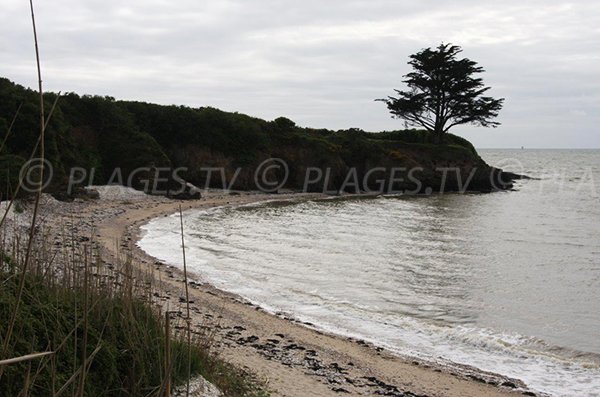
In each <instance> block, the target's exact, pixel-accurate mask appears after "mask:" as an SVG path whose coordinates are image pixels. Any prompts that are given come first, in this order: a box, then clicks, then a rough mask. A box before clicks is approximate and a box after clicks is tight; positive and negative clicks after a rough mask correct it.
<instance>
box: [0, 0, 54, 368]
mask: <svg viewBox="0 0 600 397" xmlns="http://www.w3.org/2000/svg"><path fill="white" fill-rule="evenodd" d="M29 6H30V9H31V23H32V26H33V39H34V43H35V57H36V63H37V72H38V87H39V96H40V160H41V168H40V177H39V183H38V186H37V192H36V196H35V204H34V207H33V215H32V217H31V228H30V230H29V240H28V242H27V251H26V253H25V261H24V262H23V269H22V270H21V279H20V281H19V288H18V291H17V299H16V302H15V307H14V309H13V311H12V314H11V318H10V321H9V323H8V328H7V332H6V336H5V338H4V345H3V347H2V357H4V356H5V355H6V353H7V351H8V345H9V343H10V339H11V337H12V332H13V328H14V325H15V321H16V318H17V315H18V312H19V306H20V304H21V299H22V297H23V288H24V287H25V277H26V273H27V267H28V265H29V261H30V259H31V249H32V245H33V239H34V235H35V226H36V220H37V215H38V209H39V205H40V198H41V196H42V188H43V183H44V160H45V145H44V141H45V139H44V133H45V129H46V122H45V121H46V117H45V114H44V92H43V87H42V70H41V67H40V53H39V47H38V40H37V30H36V26H35V14H34V12H33V0H29ZM2 373H3V371H2V368H1V367H0V377H1V376H2Z"/></svg>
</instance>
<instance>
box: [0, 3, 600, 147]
mask: <svg viewBox="0 0 600 397" xmlns="http://www.w3.org/2000/svg"><path fill="white" fill-rule="evenodd" d="M36 6H37V7H38V8H37V16H38V22H39V32H40V38H41V49H42V55H43V61H44V62H43V65H44V71H45V81H46V87H47V88H49V89H53V90H63V91H76V92H79V93H95V94H102V95H113V96H116V97H119V98H124V99H140V100H146V101H153V102H159V103H167V104H170V103H176V104H188V105H191V106H201V105H210V106H217V107H221V108H223V109H226V110H232V111H241V112H246V113H249V114H252V115H255V116H259V117H265V118H274V117H277V116H280V115H285V116H287V117H290V118H292V119H294V120H296V121H297V122H298V123H299V124H301V125H307V126H313V127H328V128H334V129H336V128H347V127H361V128H363V129H366V130H383V129H388V130H389V129H394V128H401V127H402V123H400V122H398V121H397V120H392V119H391V118H390V117H389V115H388V114H387V111H386V109H385V107H384V106H383V105H382V104H381V103H376V102H374V101H373V100H374V99H375V98H380V97H385V96H387V95H389V94H392V93H393V89H394V88H401V87H402V84H401V81H402V75H403V74H405V73H407V72H408V71H409V69H408V66H407V65H406V61H407V59H408V56H409V55H410V54H412V53H414V52H415V51H418V50H419V49H421V48H424V47H430V46H435V45H437V44H439V43H440V42H441V41H445V42H453V43H455V44H458V45H461V46H463V47H464V49H465V52H464V55H465V56H467V57H469V58H472V59H474V60H476V61H478V62H479V63H480V64H481V65H482V66H484V68H485V69H486V70H487V72H486V74H485V75H484V76H483V77H484V81H485V82H486V83H487V84H489V85H491V86H492V87H493V89H492V91H491V93H492V95H495V96H501V97H505V98H506V106H505V109H504V110H503V112H502V113H501V117H500V121H501V122H502V123H503V125H502V126H501V127H500V128H498V129H496V130H487V129H476V130H475V129H472V128H470V127H464V128H458V129H456V131H455V132H456V133H459V134H461V135H464V136H465V137H468V138H469V139H472V140H473V141H474V143H475V144H476V145H477V146H480V147H494V146H495V147H498V146H513V147H514V146H521V145H526V146H538V147H545V146H564V147H567V146H579V147H586V146H587V147H600V134H598V128H597V127H596V126H597V125H600V114H598V110H597V109H600V98H599V95H598V93H599V92H600V79H599V77H600V76H599V73H598V71H599V70H600V56H599V55H598V54H600V31H599V30H598V28H597V26H599V25H600V23H599V22H600V5H597V3H596V2H592V1H589V0H588V1H580V2H577V3H566V2H560V1H557V2H547V1H528V2H523V1H516V0H507V1H504V2H502V3H498V2H491V1H489V2H481V1H474V0H473V1H471V0H459V1H449V0H448V1H447V0H443V1H435V2H433V1H422V2H415V1H398V0H371V1H367V0H350V1H341V0H330V1H326V2H323V1H317V0H306V1H303V2H297V1H290V0H286V1H281V0H260V1H253V2H248V1H242V0H225V1H192V0H185V1H178V2H172V1H166V0H152V1H139V0H138V1H130V2H127V3H123V2H118V1H116V0H104V1H97V0H86V1H79V2H78V1H74V0H56V1H53V2H39V4H36ZM3 8H4V11H3V13H2V16H0V48H2V71H3V73H2V75H3V76H6V77H9V78H11V79H13V80H16V81H17V82H19V83H21V84H24V85H29V86H34V85H35V71H34V69H33V67H34V64H33V48H32V44H31V27H30V24H29V19H28V18H29V14H28V9H27V4H26V2H22V1H19V0H5V1H4V5H3ZM573 137H576V140H574V138H573Z"/></svg>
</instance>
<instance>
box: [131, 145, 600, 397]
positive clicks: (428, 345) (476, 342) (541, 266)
mask: <svg viewBox="0 0 600 397" xmlns="http://www.w3.org/2000/svg"><path fill="white" fill-rule="evenodd" d="M480 154H481V156H482V157H483V158H484V159H485V160H486V161H487V162H488V163H490V164H492V165H499V166H501V167H502V168H505V169H509V170H512V171H516V172H522V173H525V174H527V175H530V176H532V177H536V178H539V179H538V180H530V181H523V182H519V183H518V185H517V187H516V191H511V192H499V193H493V194H466V195H458V194H446V195H435V196H427V197H381V198H376V199H351V200H326V201H308V202H301V203H277V204H275V203H271V204H266V205H265V204H263V205H258V206H256V205H255V206H244V207H237V208H217V209H211V210H209V211H193V212H188V213H186V215H185V223H186V229H187V232H186V233H187V235H186V239H187V245H188V258H189V267H190V269H192V271H194V272H195V273H196V274H197V276H198V277H199V278H202V279H205V280H208V281H210V282H211V283H213V284H215V285H216V286H218V287H220V288H222V289H225V290H228V291H232V292H235V293H238V294H240V295H242V296H244V297H246V298H248V299H249V300H251V301H253V302H256V303H258V304H260V305H262V306H264V307H265V308H267V309H269V310H273V311H283V312H286V313H289V314H291V315H293V316H295V317H296V318H299V319H302V320H304V321H310V322H311V323H314V324H317V325H318V326H319V327H321V328H323V329H326V330H330V331H334V332H338V333H341V334H345V335H350V336H355V337H361V338H363V339H367V340H370V341H373V342H374V343H376V344H378V345H381V346H384V347H387V348H388V349H390V350H393V351H396V352H398V353H401V354H404V355H411V356H417V357H420V358H423V359H426V360H434V361H442V362H456V363H462V364H469V365H472V366H475V367H478V368H480V369H483V370H488V371H493V372H497V373H500V374H504V375H508V376H512V377H515V378H519V379H522V380H523V381H524V382H525V383H526V384H527V385H528V386H529V387H531V388H533V389H535V390H538V391H541V392H546V393H549V394H552V395H556V396H600V358H599V357H600V151H598V150H587V151H586V150H482V151H480ZM178 222H179V220H178V218H177V217H176V216H173V217H166V218H161V219H157V220H154V221H152V222H150V223H149V224H148V225H146V226H144V228H143V229H144V230H145V234H144V236H143V238H142V239H141V241H140V246H141V247H142V248H143V249H144V250H146V251H147V252H148V253H150V254H151V255H153V256H155V257H158V258H160V259H162V260H165V261H168V262H171V263H173V264H175V265H179V266H180V265H181V258H180V256H181V253H180V241H179V234H178V233H179V232H178V230H179V229H178V228H179V223H178Z"/></svg>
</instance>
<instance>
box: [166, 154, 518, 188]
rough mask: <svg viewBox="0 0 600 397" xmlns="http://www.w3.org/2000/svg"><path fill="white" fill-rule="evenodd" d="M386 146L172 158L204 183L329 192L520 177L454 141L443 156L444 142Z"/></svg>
mask: <svg viewBox="0 0 600 397" xmlns="http://www.w3.org/2000/svg"><path fill="white" fill-rule="evenodd" d="M381 146H382V148H381V150H380V151H379V152H378V153H376V155H373V153H370V154H369V155H368V156H364V157H355V158H353V159H347V158H346V159H345V158H344V154H343V151H341V150H340V149H339V148H335V147H333V148H332V149H331V151H329V152H328V153H326V155H324V154H323V153H316V152H315V151H312V150H310V149H308V148H302V147H297V146H282V147H279V148H277V150H276V151H273V152H270V153H259V154H257V156H256V158H255V159H253V160H251V161H248V162H245V163H240V162H239V161H238V159H236V158H235V156H225V155H224V154H223V153H221V152H215V151H211V150H207V149H206V148H202V147H189V146H188V147H185V148H179V149H177V150H175V151H174V155H173V157H172V158H173V162H174V163H175V164H176V165H177V166H178V167H182V168H184V169H186V172H185V173H184V174H185V178H186V181H188V182H190V183H192V184H193V185H195V186H197V187H199V188H201V189H203V188H207V187H210V188H217V189H219V188H224V189H233V190H265V191H277V190H281V189H292V190H298V191H308V192H323V193H329V194H337V193H339V192H341V191H343V192H347V193H364V192H377V193H382V194H394V193H403V194H432V193H444V192H470V191H475V192H490V191H494V190H501V189H509V188H511V187H512V181H513V180H514V179H515V177H516V176H514V175H507V174H503V173H502V171H501V170H498V169H495V168H493V167H490V166H489V165H487V164H486V163H485V162H484V161H483V160H481V159H480V158H479V157H478V156H477V155H474V154H473V153H471V152H470V151H468V150H464V149H463V148H457V147H449V148H447V151H446V155H445V156H441V157H440V156H438V152H439V151H440V150H442V148H437V147H436V148H429V147H427V146H420V147H419V146H416V147H412V146H411V145H407V144H404V145H402V146H403V147H398V146H397V145H396V147H393V148H386V144H385V143H382V144H381ZM349 160H350V161H349ZM269 167H270V168H269Z"/></svg>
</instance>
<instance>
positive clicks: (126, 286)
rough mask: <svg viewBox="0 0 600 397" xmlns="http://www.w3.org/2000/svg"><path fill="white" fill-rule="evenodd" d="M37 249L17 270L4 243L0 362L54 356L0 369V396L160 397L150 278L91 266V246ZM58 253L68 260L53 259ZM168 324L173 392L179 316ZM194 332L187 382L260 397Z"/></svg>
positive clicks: (182, 345) (0, 253)
mask: <svg viewBox="0 0 600 397" xmlns="http://www.w3.org/2000/svg"><path fill="white" fill-rule="evenodd" d="M5 232H6V228H0V240H1V241H2V242H4V241H8V240H7V238H6V234H5ZM24 240H25V236H21V237H20V238H18V239H16V240H15V241H24ZM34 244H35V255H34V258H33V260H32V263H30V266H29V268H28V270H27V271H25V273H23V271H24V267H23V256H22V255H21V254H20V252H21V249H19V248H18V244H15V245H13V244H10V246H11V248H10V249H8V247H6V246H4V245H3V244H2V243H0V287H1V288H0V320H1V321H0V360H4V359H9V358H17V357H23V356H26V355H29V354H32V353H38V352H54V354H51V355H48V356H44V357H39V358H34V359H32V360H27V361H22V362H19V363H12V364H9V365H0V396H20V395H22V396H26V395H31V396H60V395H63V396H74V395H77V396H82V397H83V396H93V397H96V396H163V395H165V387H166V381H165V379H166V375H165V373H166V368H167V365H166V362H168V361H167V360H166V359H165V351H166V331H165V315H164V314H162V313H160V312H159V311H158V309H157V308H156V307H155V306H153V304H152V303H151V299H150V298H149V297H150V296H152V295H153V294H154V293H153V288H154V282H153V280H151V279H148V278H146V277H144V275H143V274H142V273H138V272H137V271H135V269H134V268H133V267H132V266H131V264H130V263H127V262H124V263H112V264H111V263H105V262H103V261H102V260H101V259H99V258H97V257H96V259H94V260H91V259H90V255H89V254H86V252H87V253H89V252H91V250H90V247H89V245H88V244H87V243H86V244H85V245H84V246H83V247H78V248H76V249H75V248H69V249H67V248H64V249H62V250H60V251H58V252H55V251H54V250H52V249H51V248H50V246H49V244H48V242H47V241H46V238H41V239H39V240H38V239H36V242H35V243H34ZM67 251H69V252H67ZM7 252H10V255H9V254H8V253H7ZM63 256H66V257H67V258H69V259H68V260H67V261H60V262H56V258H61V257H63ZM14 258H17V259H14ZM53 262H56V263H53ZM23 276H24V281H25V282H24V289H23V291H24V293H23V295H22V298H21V300H20V302H19V305H18V309H17V297H18V296H19V294H18V289H19V285H20V279H21V277H23ZM174 309H175V308H174ZM15 310H17V315H16V316H15V323H14V327H13V328H12V331H13V332H12V333H11V332H9V331H8V328H9V323H10V320H9V319H11V318H12V317H13V316H12V314H13V313H14V311H15ZM171 318H172V319H171V320H170V322H171V330H176V332H175V333H174V335H172V336H171V341H170V349H169V351H170V363H171V367H169V373H170V379H171V385H181V384H185V380H186V379H187V373H188V372H187V371H188V368H187V357H188V345H187V338H186V335H185V321H184V319H183V318H181V317H180V316H178V315H177V313H173V314H172V315H171ZM192 332H193V334H194V336H193V338H192V342H191V345H190V346H191V347H190V348H191V356H190V357H191V361H190V362H191V374H192V376H194V375H195V374H202V375H203V376H204V377H205V378H206V379H208V380H209V381H211V382H212V383H213V384H215V385H216V386H217V387H219V389H220V390H221V391H223V392H224V393H225V395H226V396H239V397H242V396H248V397H252V396H264V395H266V393H265V392H263V391H262V390H261V388H260V387H258V386H257V384H256V383H255V382H254V381H253V380H252V377H251V376H249V375H248V374H246V373H243V372H241V371H240V370H238V369H236V368H234V367H233V366H231V365H230V364H227V363H225V362H224V361H222V360H221V359H219V358H218V357H217V356H216V355H215V354H214V353H213V352H212V351H211V343H212V337H211V335H210V334H205V333H201V332H199V331H198V330H195V329H193V331H192ZM9 334H10V336H8V335H9ZM84 362H85V363H86V364H85V365H84V364H83V363H84ZM82 368H85V372H83V375H82Z"/></svg>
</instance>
